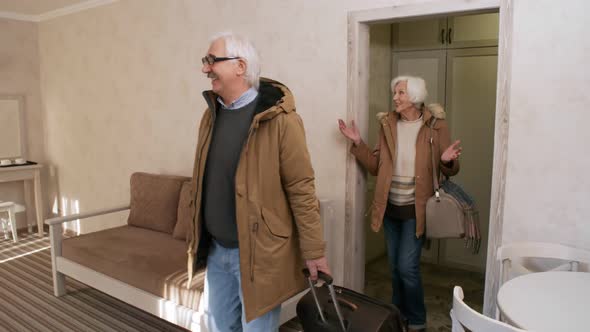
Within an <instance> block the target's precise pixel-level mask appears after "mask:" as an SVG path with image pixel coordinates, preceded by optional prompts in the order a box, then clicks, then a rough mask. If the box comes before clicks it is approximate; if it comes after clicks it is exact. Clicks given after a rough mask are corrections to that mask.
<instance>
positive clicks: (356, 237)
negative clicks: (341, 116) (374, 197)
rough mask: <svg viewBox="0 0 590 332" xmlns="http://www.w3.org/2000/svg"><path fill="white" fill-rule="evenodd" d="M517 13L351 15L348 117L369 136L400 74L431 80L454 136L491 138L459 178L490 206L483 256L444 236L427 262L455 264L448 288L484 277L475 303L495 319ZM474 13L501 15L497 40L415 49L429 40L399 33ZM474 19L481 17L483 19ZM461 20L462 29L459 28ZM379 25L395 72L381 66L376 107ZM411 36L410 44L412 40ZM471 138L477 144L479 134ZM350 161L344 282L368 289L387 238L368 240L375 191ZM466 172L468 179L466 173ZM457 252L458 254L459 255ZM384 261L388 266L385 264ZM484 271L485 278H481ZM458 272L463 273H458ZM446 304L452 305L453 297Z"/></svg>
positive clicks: (423, 8) (504, 9)
mask: <svg viewBox="0 0 590 332" xmlns="http://www.w3.org/2000/svg"><path fill="white" fill-rule="evenodd" d="M511 13H512V9H511V1H508V0H501V1H483V0H480V1H468V2H467V1H448V2H442V1H441V2H440V3H436V4H435V3H429V4H417V5H407V6H399V7H392V8H386V9H380V10H368V11H362V12H357V13H351V15H350V16H349V45H350V47H349V85H348V87H349V95H348V120H352V119H354V120H356V122H357V124H358V125H359V127H360V130H361V134H362V135H363V137H370V135H375V134H376V133H375V132H374V131H375V130H371V129H372V128H371V127H370V126H371V122H375V121H374V116H372V115H371V114H370V113H371V109H379V108H381V110H377V112H379V111H383V110H384V109H385V110H390V109H391V107H390V106H389V99H390V98H391V94H390V92H389V84H388V83H389V80H391V78H392V77H393V76H395V74H396V73H398V74H406V73H409V74H414V75H420V76H424V78H425V79H426V81H427V82H428V83H429V84H430V85H431V86H429V87H428V88H429V92H430V94H431V99H430V101H436V102H439V103H442V104H445V106H446V109H447V112H448V113H449V126H450V127H451V133H452V136H453V137H454V138H463V141H464V144H465V143H467V142H466V140H468V138H466V137H469V136H471V135H472V134H471V133H472V132H477V134H485V135H482V136H481V137H480V139H481V140H483V141H486V142H487V144H488V147H487V148H486V149H481V151H484V150H485V151H486V154H487V156H488V157H487V159H485V160H480V159H478V157H476V153H474V155H472V156H470V158H469V159H472V158H475V160H467V159H468V158H467V157H462V171H461V172H460V173H459V174H460V175H459V176H458V177H457V179H456V180H457V182H460V183H461V184H463V185H464V186H465V187H466V189H467V190H468V191H469V192H471V193H472V195H474V196H480V197H479V198H477V197H476V198H477V199H478V204H479V209H480V211H484V212H483V213H482V216H481V218H480V220H481V223H482V225H486V226H488V234H484V235H483V237H484V238H485V240H486V242H487V243H484V245H482V250H481V252H480V254H478V255H471V254H470V253H468V251H467V250H465V249H462V248H461V246H462V243H461V242H460V240H452V241H444V242H443V243H440V244H434V245H433V246H432V247H431V249H430V250H428V251H425V252H424V255H423V256H424V260H425V261H430V264H431V265H430V266H434V267H437V268H438V267H440V268H443V269H452V270H447V272H448V271H451V272H448V273H447V274H448V275H449V276H450V279H448V280H447V281H446V282H447V283H449V284H451V285H450V286H452V284H457V283H458V282H460V281H459V280H457V279H456V276H463V275H469V274H473V275H475V276H476V279H478V278H479V279H478V280H479V281H478V284H479V286H478V287H480V290H479V291H480V292H481V287H482V284H483V282H484V280H485V293H484V296H483V301H482V298H481V297H480V298H479V300H476V302H479V303H477V305H475V307H476V308H477V307H480V308H481V305H482V302H483V312H484V313H485V314H487V315H489V316H492V315H493V313H494V310H495V296H496V293H497V283H496V281H497V279H498V265H497V263H496V262H495V251H496V249H497V247H498V246H499V244H500V242H501V233H502V214H503V199H502V197H503V192H504V178H505V173H506V159H505V155H506V151H505V150H506V149H505V146H506V142H507V125H508V123H507V120H506V119H507V117H508V112H509V109H508V103H507V98H506V93H507V91H508V89H507V87H508V85H509V77H508V73H509V67H510V62H509V61H508V60H509V57H508V56H507V55H508V54H509V50H510V48H509V47H510V32H509V31H510V30H511V28H512V25H511V17H512V14H511ZM476 14H477V15H482V14H483V15H488V16H486V17H487V18H488V19H489V18H491V17H493V16H495V18H494V19H492V20H496V23H495V28H496V37H495V38H483V39H482V38H480V39H479V40H478V41H479V42H482V43H480V44H479V45H474V44H471V45H468V44H463V45H460V44H462V43H463V42H469V41H468V40H467V41H466V40H461V39H462V38H458V39H457V38H455V37H460V36H461V32H459V33H458V34H457V33H456V32H451V37H450V38H451V40H450V43H456V44H455V45H457V46H456V47H454V46H455V45H452V46H453V47H448V45H447V46H438V47H433V48H426V49H416V47H423V45H418V46H416V45H408V43H405V44H404V38H405V37H404V36H401V37H400V36H399V33H400V31H403V28H404V27H403V26H402V27H400V25H401V24H406V26H408V24H409V25H411V24H415V25H416V24H418V21H421V22H420V24H419V27H420V28H414V29H409V30H413V32H414V33H422V32H423V31H422V30H420V29H423V28H424V29H427V28H426V26H427V25H428V24H430V25H431V26H435V27H436V29H440V27H441V22H444V23H442V24H443V26H445V27H446V28H445V29H448V27H449V21H451V22H452V23H451V27H453V28H452V29H457V28H458V26H459V25H462V24H465V23H466V22H469V21H472V22H473V21H474V20H473V18H472V17H471V18H470V17H467V16H470V15H476ZM427 20H431V21H430V23H426V22H425V21H427ZM475 21H476V22H477V21H479V20H475ZM458 22H459V23H458ZM457 23H458V26H455V24H457ZM392 24H393V25H395V24H397V27H398V30H395V26H392ZM445 24H446V25H445ZM377 25H382V26H387V25H389V29H388V28H387V27H381V28H382V31H380V33H381V38H383V39H384V40H386V41H390V44H389V47H385V48H382V49H381V51H383V52H385V50H384V49H388V51H387V52H389V54H390V55H389V59H383V58H381V59H380V60H379V61H380V62H381V63H382V65H383V66H389V70H381V71H380V72H381V73H386V74H383V75H382V76H381V77H380V79H382V80H383V81H385V83H384V85H383V88H384V89H385V92H383V91H382V92H380V93H381V97H383V98H385V99H382V100H384V102H381V104H380V105H376V104H374V100H372V98H371V97H372V92H371V88H370V86H371V84H372V78H371V77H370V74H369V73H370V71H369V68H370V64H371V59H372V58H371V56H370V52H369V50H370V46H371V44H370V37H371V36H372V35H371V32H372V31H371V27H374V26H377ZM498 26H500V27H501V28H500V29H499V31H498V30H497V28H498ZM400 29H401V30H400ZM406 30H407V29H406ZM475 30H476V29H469V30H468V33H466V34H464V35H463V36H462V37H463V39H464V37H466V36H468V35H470V34H471V33H473V32H474V31H475ZM374 31H377V30H374ZM448 31H449V30H446V31H445V32H444V33H440V30H438V32H437V33H436V36H435V37H433V40H442V43H443V44H444V43H445V42H449V40H448V38H449V37H448V34H449V32H448ZM455 31H456V30H455ZM377 33H379V32H377ZM387 33H389V35H387ZM396 34H397V36H396ZM375 36H377V34H375ZM488 39H493V40H495V44H493V43H492V44H490V43H489V40H488ZM396 40H397V42H398V45H397V46H398V48H397V50H396V47H395V46H394V44H395V41H396ZM405 40H406V41H407V39H405ZM498 40H499V42H498ZM472 41H473V40H472ZM395 51H397V54H395ZM402 52H405V53H402ZM442 52H444V55H443V54H441V53H442ZM411 53H413V54H411ZM443 59H444V60H443ZM449 59H450V60H449ZM482 62H484V63H487V65H488V66H487V67H486V68H487V69H485V70H483V73H485V75H487V77H488V78H486V79H479V80H475V81H476V83H477V84H480V85H477V84H476V85H470V84H467V82H468V81H469V80H473V78H481V76H480V75H482V73H477V71H474V66H476V67H477V66H478V65H481V63H482ZM427 67H431V68H436V67H438V68H439V69H440V70H443V71H444V72H445V75H443V76H442V77H441V74H440V73H435V74H433V73H432V72H430V73H422V72H419V70H423V69H424V68H427ZM404 69H406V70H404ZM408 69H414V72H408ZM416 71H418V72H416ZM439 72H440V71H439ZM447 72H450V75H447V74H446V73H447ZM392 75H393V76H392ZM449 76H450V77H449ZM496 79H497V84H496ZM490 87H491V88H490ZM466 89H467V91H470V90H469V89H471V90H473V91H472V92H469V93H462V94H461V93H460V92H461V91H464V90H466ZM484 90H485V91H486V95H485V96H482V95H480V94H478V93H479V92H480V91H484ZM457 91H459V92H457ZM476 92H477V93H476ZM381 97H380V98H381ZM482 98H484V99H486V101H487V102H489V101H490V100H491V105H492V106H491V108H489V109H491V110H492V112H491V113H490V112H488V113H486V115H481V114H479V115H477V112H474V108H473V106H472V105H474V104H477V103H478V102H479V103H481V102H482V101H481V99H482ZM494 111H495V112H494ZM472 121H476V122H477V123H478V124H477V125H473V124H472V123H471V122H472ZM373 125H374V124H373ZM369 139H370V138H369ZM473 142H475V139H474V140H473ZM468 144H469V148H467V146H466V147H465V148H466V149H468V150H473V151H480V148H479V147H478V146H475V145H474V146H472V145H471V143H468ZM490 150H492V151H490ZM466 153H467V152H466ZM466 163H477V164H480V163H484V164H485V165H486V167H487V169H488V170H487V174H488V175H482V173H481V172H480V171H479V170H475V171H472V172H469V171H467V172H465V169H466V168H465V167H466V166H465V165H466ZM347 166H348V167H347V195H346V207H347V210H346V221H345V235H346V236H345V238H344V239H343V240H344V242H343V243H342V247H343V248H344V257H346V258H347V259H346V260H345V261H344V262H343V264H342V269H343V270H344V271H348V274H347V276H346V278H345V279H344V280H343V283H344V285H345V286H347V287H351V288H353V289H357V290H360V291H363V290H364V286H365V278H366V276H365V263H367V262H369V261H370V260H371V259H373V260H375V259H379V254H380V249H379V248H374V247H371V246H367V245H366V244H367V243H370V244H371V245H373V244H375V243H381V244H382V243H383V242H384V241H383V237H382V236H381V237H379V236H377V238H365V237H366V236H371V235H368V234H370V233H369V232H368V231H366V229H365V227H366V226H365V225H366V223H361V222H358V221H359V220H363V219H364V214H365V210H366V207H367V206H368V205H366V203H367V192H368V191H370V190H371V180H370V179H367V178H366V177H365V174H364V172H362V170H360V169H359V166H358V165H357V164H356V162H355V160H354V158H353V157H352V158H350V159H349V161H348V165H347ZM468 168H469V167H468ZM462 173H463V174H462ZM470 173H471V175H470ZM461 174H462V175H463V178H461ZM474 174H475V175H474ZM474 179H475V180H474ZM478 180H482V181H485V182H486V183H487V188H481V190H480V188H479V187H480V185H478V184H476V182H477V181H478ZM474 181H475V182H474ZM467 183H470V184H467ZM471 187H473V188H475V189H472V188H471ZM482 205H483V206H482ZM454 252H455V253H457V254H454ZM385 262H386V261H384V264H386V263H385ZM387 270H388V269H387V267H386V271H387ZM484 270H485V279H483V276H484ZM434 271H435V272H434V274H438V272H437V271H436V270H434ZM453 271H461V272H458V273H455V272H453ZM463 271H469V272H463ZM388 289H390V287H388ZM449 289H450V288H449ZM378 292H379V293H381V294H380V296H384V297H387V294H385V291H378ZM427 292H428V291H427ZM389 294H391V293H389ZM449 294H450V291H449ZM427 296H428V294H427ZM449 298H450V297H449ZM448 303H449V304H450V301H449V302H448ZM444 315H445V317H448V311H447V312H446V313H445V314H444Z"/></svg>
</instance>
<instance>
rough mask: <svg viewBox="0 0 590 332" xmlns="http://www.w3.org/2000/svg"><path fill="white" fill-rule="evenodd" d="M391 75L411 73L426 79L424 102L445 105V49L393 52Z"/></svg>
mask: <svg viewBox="0 0 590 332" xmlns="http://www.w3.org/2000/svg"><path fill="white" fill-rule="evenodd" d="M392 60H393V65H392V73H391V74H392V77H396V76H399V75H411V76H419V77H422V78H423V79H424V80H425V81H426V89H427V90H428V97H426V101H425V103H426V104H430V103H439V104H441V105H443V106H444V105H445V70H446V68H445V66H446V51H444V50H437V51H412V52H393V59H392Z"/></svg>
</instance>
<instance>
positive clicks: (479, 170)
mask: <svg viewBox="0 0 590 332" xmlns="http://www.w3.org/2000/svg"><path fill="white" fill-rule="evenodd" d="M497 62H498V50H497V48H496V47H488V48H471V49H461V50H449V51H447V83H446V89H447V107H446V112H447V121H448V124H449V127H450V129H451V137H452V139H453V140H454V139H460V140H461V146H462V147H463V153H462V154H461V170H460V171H459V174H457V175H456V176H454V177H453V181H455V182H456V183H458V184H460V185H461V186H462V187H463V188H464V189H465V190H466V191H467V192H468V193H469V194H470V195H471V196H472V197H473V198H474V199H475V201H476V204H477V206H478V209H479V221H480V226H481V237H482V243H481V248H480V252H479V254H477V255H473V254H472V253H470V252H469V250H467V249H465V248H464V240H462V239H452V240H442V241H441V248H440V263H441V264H448V265H454V266H461V267H464V268H468V269H471V270H478V271H483V270H485V262H486V248H487V239H488V226H489V211H490V195H491V193H490V192H491V182H492V163H493V153H494V119H495V110H496V78H497Z"/></svg>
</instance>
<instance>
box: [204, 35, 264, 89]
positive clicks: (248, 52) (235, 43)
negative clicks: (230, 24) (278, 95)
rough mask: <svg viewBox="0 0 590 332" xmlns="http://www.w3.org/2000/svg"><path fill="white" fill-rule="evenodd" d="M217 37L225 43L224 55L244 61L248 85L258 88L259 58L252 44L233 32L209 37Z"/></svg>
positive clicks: (216, 38)
mask: <svg viewBox="0 0 590 332" xmlns="http://www.w3.org/2000/svg"><path fill="white" fill-rule="evenodd" d="M218 39H222V40H223V41H224V43H225V56H228V57H229V56H237V57H240V58H242V59H244V61H246V81H247V82H248V84H250V86H252V87H254V88H255V89H256V90H258V86H259V81H260V58H259V56H258V52H257V51H256V48H255V47H254V44H252V42H251V41H250V40H248V39H247V38H246V37H244V36H240V35H237V34H234V33H233V32H222V33H218V34H216V35H214V36H213V37H212V38H211V42H214V41H216V40H218ZM230 61H237V60H230Z"/></svg>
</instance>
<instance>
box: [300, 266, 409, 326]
mask: <svg viewBox="0 0 590 332" xmlns="http://www.w3.org/2000/svg"><path fill="white" fill-rule="evenodd" d="M303 273H304V274H305V276H306V277H307V280H308V282H309V286H310V291H309V292H308V293H307V294H305V295H304V296H303V297H302V298H301V299H300V300H299V302H298V303H297V317H298V318H299V321H300V322H301V325H302V326H303V330H304V331H305V332H403V331H404V327H403V323H402V319H401V314H400V312H399V310H398V309H397V308H396V307H395V306H393V305H390V304H385V303H382V302H380V301H378V300H376V299H373V298H371V297H368V296H366V295H363V294H360V293H357V292H355V291H352V290H350V289H347V288H344V287H339V286H334V285H332V277H330V276H329V275H327V274H325V273H322V272H319V273H318V278H319V279H322V280H323V281H324V285H323V286H321V287H315V285H314V284H313V282H312V281H311V278H310V276H309V271H308V270H307V269H305V270H303Z"/></svg>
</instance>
